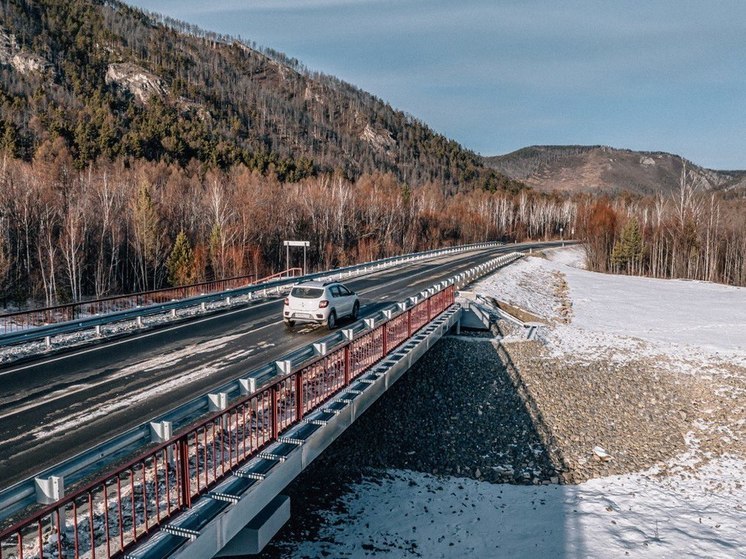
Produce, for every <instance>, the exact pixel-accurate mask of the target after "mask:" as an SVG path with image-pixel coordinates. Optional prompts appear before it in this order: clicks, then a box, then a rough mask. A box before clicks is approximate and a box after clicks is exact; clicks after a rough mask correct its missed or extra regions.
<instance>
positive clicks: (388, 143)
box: [360, 124, 396, 151]
mask: <svg viewBox="0 0 746 559" xmlns="http://www.w3.org/2000/svg"><path fill="white" fill-rule="evenodd" d="M360 139H361V140H364V141H366V142H368V143H369V144H370V145H372V146H373V147H374V148H376V149H377V150H379V151H388V150H391V149H393V148H395V147H396V140H394V138H393V136H392V135H391V132H389V131H388V130H386V129H382V130H376V129H375V128H373V127H372V126H371V125H370V124H366V125H365V128H364V129H363V131H362V133H361V134H360Z"/></svg>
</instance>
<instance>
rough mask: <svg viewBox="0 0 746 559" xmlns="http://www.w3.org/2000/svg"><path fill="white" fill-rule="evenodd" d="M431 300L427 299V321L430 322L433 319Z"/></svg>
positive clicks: (430, 298)
mask: <svg viewBox="0 0 746 559" xmlns="http://www.w3.org/2000/svg"><path fill="white" fill-rule="evenodd" d="M432 300H433V298H432V297H428V298H427V321H428V322H430V321H431V320H432V319H433V313H432V309H431V305H430V302H431V301H432Z"/></svg>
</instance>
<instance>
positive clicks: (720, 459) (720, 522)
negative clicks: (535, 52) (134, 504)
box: [293, 247, 746, 559]
mask: <svg viewBox="0 0 746 559" xmlns="http://www.w3.org/2000/svg"><path fill="white" fill-rule="evenodd" d="M583 268H584V258H583V252H582V248H577V247H572V248H567V249H561V250H555V251H550V252H548V253H547V254H546V255H545V258H536V257H528V258H525V259H523V260H522V261H519V262H517V263H515V264H513V265H511V266H508V267H507V268H504V269H502V270H501V271H500V272H499V273H497V274H494V275H493V276H491V277H488V278H486V279H483V280H482V281H480V282H479V283H478V284H476V285H475V286H474V291H475V292H476V293H478V294H482V295H486V296H491V297H494V298H495V299H498V300H500V301H503V302H508V303H510V304H512V305H515V306H519V307H521V308H523V309H524V310H527V311H530V312H531V313H534V314H536V315H538V316H539V317H542V318H543V319H544V320H546V321H547V323H548V324H549V326H547V327H544V328H542V333H541V341H543V342H544V343H545V344H546V346H547V348H548V349H549V351H550V354H552V355H554V356H561V357H563V358H564V359H567V361H568V363H570V362H572V361H573V360H575V361H580V362H582V361H584V360H588V361H590V360H596V361H597V360H598V359H599V358H600V357H601V358H603V357H606V358H609V359H611V360H613V361H631V360H634V359H639V358H640V356H647V357H653V358H655V359H656V361H655V366H657V367H661V368H663V369H665V370H667V371H668V372H670V373H673V374H686V375H699V376H700V377H701V378H704V379H713V378H715V379H716V380H717V379H718V378H725V377H726V376H728V375H731V376H738V375H740V376H739V379H740V380H741V381H742V378H743V374H744V370H743V367H745V366H746V289H744V288H739V287H730V286H724V285H717V284H711V283H705V282H692V281H675V280H673V281H672V280H656V279H649V278H638V277H629V276H613V275H605V274H598V273H594V272H589V271H587V270H585V269H583ZM568 306H569V308H570V309H571V311H570V313H569V314H563V313H562V312H561V311H562V309H563V308H567V307H568ZM718 375H722V377H718ZM737 384H738V383H732V384H728V383H723V384H722V386H719V385H718V384H717V383H715V384H714V385H713V386H714V387H715V392H716V393H718V394H719V395H722V396H727V397H728V398H730V399H733V400H735V405H740V404H739V402H742V401H743V398H744V397H745V396H746V394H744V391H743V390H740V389H739V388H738V386H737ZM741 421H742V422H744V421H746V419H742V420H741ZM741 425H742V423H741ZM691 427H692V430H691V431H690V432H689V433H687V434H686V436H685V443H686V447H687V449H686V451H685V452H683V453H681V454H680V455H678V456H674V457H672V458H671V459H670V460H668V461H667V462H666V463H661V464H660V465H659V466H655V467H653V468H651V469H649V470H646V471H641V472H634V473H629V474H626V475H619V476H610V477H604V478H599V479H592V480H590V481H587V482H584V483H581V484H579V485H541V486H519V485H504V484H490V483H486V482H480V481H476V480H471V479H462V478H455V477H434V476H430V475H427V474H422V473H417V472H411V471H403V470H389V471H388V474H389V475H388V476H385V477H384V478H383V479H378V478H376V479H373V478H370V479H367V480H365V481H363V482H362V483H361V484H359V485H358V486H356V487H355V488H354V489H353V491H352V492H351V493H348V494H347V495H346V496H345V497H344V498H343V499H342V505H343V506H342V507H335V510H336V511H340V510H341V511H344V512H332V511H329V512H326V513H324V514H325V518H326V523H325V524H324V527H323V528H322V531H321V533H320V534H319V538H318V540H319V541H316V542H305V543H302V544H300V545H299V547H298V548H297V549H294V551H293V555H294V556H297V557H305V556H310V557H317V556H321V555H324V556H332V557H352V558H362V557H373V556H379V555H384V554H386V555H387V556H391V557H511V558H515V559H521V558H532V557H541V556H546V557H610V558H616V557H722V558H726V557H746V536H744V527H745V526H746V460H744V458H745V457H744V456H738V455H733V454H729V453H728V450H727V442H728V441H729V440H731V439H732V438H733V437H734V436H735V435H734V434H733V433H732V432H731V430H730V429H729V427H728V426H727V425H724V424H722V425H721V424H715V423H713V422H711V421H707V420H704V419H697V420H695V421H694V422H693V423H692V425H691ZM713 431H714V432H717V433H718V434H719V435H720V436H721V437H722V440H723V441H724V442H725V443H726V445H725V448H726V450H725V451H724V452H722V453H720V454H719V455H714V454H713V453H711V452H706V451H703V450H701V449H700V447H699V434H700V433H706V432H713Z"/></svg>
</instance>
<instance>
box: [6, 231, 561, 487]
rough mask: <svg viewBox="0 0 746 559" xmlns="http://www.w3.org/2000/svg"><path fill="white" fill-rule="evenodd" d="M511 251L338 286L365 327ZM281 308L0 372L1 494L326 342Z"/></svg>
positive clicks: (261, 308)
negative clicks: (289, 323) (387, 309)
mask: <svg viewBox="0 0 746 559" xmlns="http://www.w3.org/2000/svg"><path fill="white" fill-rule="evenodd" d="M539 246H540V245H539V244H536V243H534V244H524V245H518V247H519V248H528V247H539ZM544 246H547V245H544ZM515 249H516V245H507V246H505V247H499V248H493V249H488V250H478V251H470V252H466V253H461V254H456V255H447V256H443V257H437V258H434V259H430V260H426V261H421V262H414V263H409V264H406V265H404V266H401V267H397V268H394V269H389V270H383V271H380V272H377V273H373V274H369V275H366V276H361V277H358V278H354V279H350V280H349V281H348V282H345V283H346V284H347V285H349V286H350V287H351V288H352V289H353V290H355V291H356V292H357V293H358V296H359V297H360V303H361V310H360V317H361V318H363V317H365V316H369V315H372V314H374V313H375V312H377V311H378V310H379V309H380V308H381V307H383V306H385V305H386V304H389V303H392V302H396V301H401V300H404V299H406V298H407V297H409V296H411V295H415V294H417V293H419V292H420V291H422V290H423V289H424V288H426V287H428V286H430V285H432V284H433V283H435V282H437V281H440V280H443V279H446V278H448V277H450V276H452V275H454V274H457V273H459V272H460V271H463V270H465V269H467V268H470V267H472V266H474V265H476V264H479V263H481V262H484V261H487V260H489V259H491V258H493V257H494V256H496V255H498V254H500V253H506V252H510V251H513V250H515ZM282 304H283V303H282V300H281V299H279V300H270V301H264V302H257V303H254V304H251V305H247V306H244V307H241V308H234V309H233V310H231V311H227V312H224V313H220V314H217V315H212V316H208V317H203V318H198V319H194V320H191V321H188V322H184V323H181V324H177V325H173V326H168V327H164V328H161V329H158V330H153V331H150V332H147V333H144V334H140V335H135V336H131V337H127V338H124V339H120V340H118V341H114V342H111V343H106V344H101V345H96V346H93V347H89V348H84V349H81V350H79V351H75V352H72V353H68V354H64V355H60V356H56V357H51V358H48V359H43V360H40V361H38V362H34V363H30V364H25V365H21V366H17V367H11V368H6V369H4V370H0V386H1V387H2V391H1V392H0V489H3V488H5V487H8V486H10V485H12V484H13V483H15V482H16V481H19V480H21V479H24V478H27V477H29V476H30V475H33V474H34V472H37V471H40V470H42V469H44V468H46V467H49V466H51V465H53V464H55V463H57V462H60V461H61V460H63V459H65V458H67V457H70V456H73V455H75V454H77V453H79V452H81V451H83V450H85V449H87V448H90V447H91V446H94V445H95V444H98V443H100V442H103V441H104V440H106V439H109V438H111V437H112V436H114V435H115V434H117V433H120V432H123V431H125V430H127V429H129V428H131V427H134V426H136V425H139V424H141V423H143V422H145V421H147V420H148V419H149V418H151V417H155V416H157V415H159V414H161V413H163V412H165V411H167V410H169V409H171V408H174V407H176V406H178V405H180V404H182V403H184V402H186V401H189V400H191V399H192V398H194V397H195V396H198V395H200V394H204V393H207V392H209V391H210V390H211V389H212V388H215V387H217V386H220V385H222V384H223V383H225V382H226V381H228V380H231V379H235V378H238V377H240V376H243V375H245V374H246V373H247V372H249V371H251V370H253V369H255V368H257V367H259V366H261V365H263V364H265V363H267V362H270V361H273V360H275V359H277V358H278V357H280V356H281V355H283V354H285V353H288V352H289V351H292V350H293V349H297V348H299V347H301V346H304V345H307V344H309V343H311V342H313V341H314V340H316V339H318V338H320V337H322V336H324V335H326V334H327V333H328V332H327V330H326V329H325V328H324V327H318V326H310V325H309V326H301V327H299V326H296V328H295V329H294V330H293V331H292V332H288V331H287V329H286V328H285V326H284V325H283V323H282V319H281V309H282ZM342 325H344V323H342Z"/></svg>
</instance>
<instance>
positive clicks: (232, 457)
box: [0, 265, 486, 559]
mask: <svg viewBox="0 0 746 559" xmlns="http://www.w3.org/2000/svg"><path fill="white" fill-rule="evenodd" d="M479 268H480V269H486V268H485V267H484V265H482V266H480V267H479ZM454 291H455V286H454V283H453V282H451V283H450V285H448V286H447V287H445V288H443V289H441V290H436V289H434V288H433V289H431V290H430V292H429V293H430V294H429V296H428V297H427V298H424V299H423V300H421V301H418V302H417V303H416V304H415V305H414V306H412V307H410V308H408V309H406V310H404V309H402V310H401V312H400V313H399V314H397V315H396V316H393V315H390V316H389V317H387V319H386V320H385V321H383V322H382V323H381V324H379V325H377V326H375V327H373V328H372V329H370V330H368V331H365V332H363V333H361V334H359V335H350V339H349V340H348V341H347V342H346V343H344V344H342V345H341V346H338V347H336V348H335V349H334V350H333V351H331V352H329V353H326V352H325V351H322V352H321V353H322V354H321V355H319V356H318V357H316V358H315V359H312V360H311V361H309V362H307V363H304V364H303V365H302V366H301V367H300V368H299V369H298V370H295V371H293V370H291V371H287V372H286V373H285V374H283V375H282V376H280V377H278V378H276V379H275V380H273V381H271V382H270V383H269V384H267V385H266V386H264V387H262V388H260V389H259V390H258V391H257V392H255V393H253V394H250V395H247V396H244V397H242V398H239V399H238V400H237V401H236V402H234V403H233V404H231V405H230V406H227V407H224V409H221V410H220V411H218V412H216V413H214V414H212V415H211V416H209V417H208V418H206V419H203V420H201V421H198V422H197V423H195V424H193V425H191V426H190V427H188V428H187V429H185V430H184V432H182V433H181V434H179V435H178V436H176V437H173V438H170V439H168V440H167V441H165V442H163V443H161V444H159V445H157V446H155V447H154V448H152V449H150V450H148V451H147V452H145V453H144V454H142V455H140V456H138V457H137V458H135V459H134V460H131V461H129V462H127V463H126V464H124V465H122V466H119V467H117V468H116V469H115V470H114V471H112V472H109V473H108V474H106V475H104V476H102V477H100V478H98V479H97V480H95V481H94V482H92V483H89V484H87V485H85V486H84V487H82V488H80V489H77V490H76V491H75V492H74V493H72V494H70V495H68V496H66V497H64V498H63V499H60V500H58V501H56V502H55V503H53V504H51V505H50V506H47V507H46V508H44V509H42V510H41V511H39V512H37V513H35V514H34V515H32V516H30V517H29V518H26V519H24V520H22V521H21V522H19V523H17V524H15V525H13V526H11V527H10V528H8V529H7V530H4V531H3V532H2V533H0V559H3V558H5V559H8V558H10V557H15V558H17V559H20V558H39V559H41V558H42V557H58V558H61V557H74V558H75V559H78V558H91V559H93V558H95V557H107V558H111V557H121V556H122V555H123V554H124V552H125V551H126V550H127V549H129V548H130V547H132V546H133V545H134V544H136V543H137V542H140V541H142V540H143V539H145V538H147V537H148V536H150V535H151V534H152V533H154V532H155V531H157V530H158V529H159V527H161V525H162V524H163V523H164V521H165V520H167V519H170V518H172V517H173V516H174V515H176V514H177V513H179V512H181V511H183V510H185V509H188V508H190V507H191V505H192V501H193V500H194V499H196V498H197V497H199V496H200V495H203V494H205V493H207V492H208V491H209V490H210V489H211V488H213V487H214V486H215V485H217V484H218V483H219V482H220V481H221V480H222V479H223V478H224V477H225V476H227V475H228V474H231V473H233V472H235V471H236V469H237V468H238V467H239V466H240V465H241V464H242V463H244V462H245V461H246V460H248V459H250V458H252V457H254V456H257V455H259V454H260V453H261V451H262V450H263V449H264V448H266V447H267V446H268V445H269V444H271V443H273V442H276V441H278V440H279V439H280V436H281V435H282V433H284V432H285V431H287V430H288V429H289V428H291V427H292V426H295V425H298V424H299V423H301V422H302V421H303V418H304V417H305V416H306V415H307V414H308V413H309V412H311V411H313V410H315V409H317V408H318V407H320V406H321V405H322V404H323V403H324V402H326V401H327V400H329V399H330V398H331V397H332V396H334V395H335V394H336V393H337V392H339V391H340V390H341V389H342V388H344V387H347V386H349V385H350V384H351V383H352V382H353V381H354V380H355V379H357V378H358V377H359V376H360V375H361V374H362V373H364V372H365V371H367V370H368V369H370V368H371V367H372V366H373V365H375V364H376V363H378V362H379V361H380V360H381V359H383V358H384V357H386V356H387V355H388V354H390V353H391V352H392V351H393V350H394V349H396V348H397V347H399V346H400V345H401V344H402V343H404V341H406V340H407V339H409V338H411V337H412V336H413V335H414V334H415V333H416V332H417V331H418V330H420V329H421V328H423V327H424V326H425V325H427V324H428V323H429V322H430V321H431V320H433V319H434V318H435V317H436V316H437V315H439V314H441V313H442V312H444V311H445V310H446V309H448V308H449V307H450V306H451V305H452V304H453V302H454ZM218 407H223V406H219V405H218Z"/></svg>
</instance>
